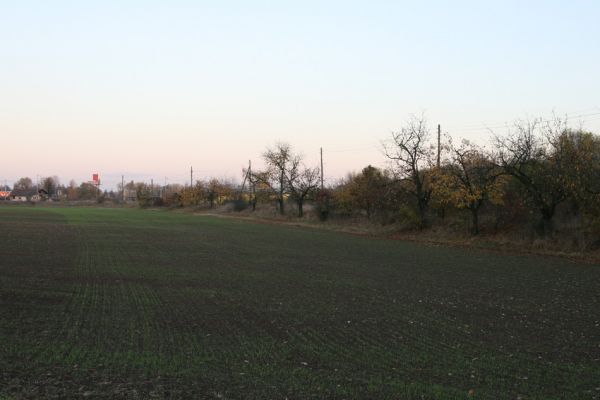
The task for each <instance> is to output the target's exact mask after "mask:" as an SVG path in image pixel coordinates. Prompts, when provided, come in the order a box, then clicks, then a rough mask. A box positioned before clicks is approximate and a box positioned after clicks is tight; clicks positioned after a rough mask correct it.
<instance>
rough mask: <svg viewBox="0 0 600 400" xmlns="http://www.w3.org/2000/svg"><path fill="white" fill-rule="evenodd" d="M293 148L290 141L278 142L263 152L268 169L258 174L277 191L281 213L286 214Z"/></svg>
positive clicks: (257, 175) (258, 176)
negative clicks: (287, 170) (288, 169)
mask: <svg viewBox="0 0 600 400" xmlns="http://www.w3.org/2000/svg"><path fill="white" fill-rule="evenodd" d="M292 157H293V156H292V149H291V146H290V145H289V144H288V143H277V144H276V145H275V147H274V148H268V149H267V150H266V151H265V152H264V153H263V159H264V161H265V163H266V164H267V170H266V171H263V172H262V173H258V174H256V177H257V178H259V179H260V180H261V181H262V183H264V184H266V185H268V186H269V187H270V188H271V189H272V190H273V191H274V192H275V193H276V198H277V205H278V209H279V213H280V214H281V215H283V214H285V195H286V194H287V191H288V185H287V182H288V179H287V177H286V168H288V167H289V163H290V162H291V161H292Z"/></svg>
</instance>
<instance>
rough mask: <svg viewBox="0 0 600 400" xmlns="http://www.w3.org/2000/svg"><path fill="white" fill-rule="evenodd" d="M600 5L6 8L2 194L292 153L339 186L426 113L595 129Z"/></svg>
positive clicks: (207, 168) (485, 125)
mask: <svg viewBox="0 0 600 400" xmlns="http://www.w3.org/2000/svg"><path fill="white" fill-rule="evenodd" d="M598 20H600V2H598V1H577V0H575V1H566V0H565V1H551V0H548V1H527V2H525V1H522V0H521V1H510V0H508V1H507V0H503V1H452V2H449V1H421V2H417V1H376V0H373V1H368V2H366V1H360V2H358V1H351V0H345V1H325V0H321V1H311V0H307V1H294V2H287V1H260V0H254V1H226V0H223V1H210V2H209V1H177V0H174V1H151V0H149V1H126V0H121V1H110V0H104V1H97V2H92V1H86V2H82V1H60V0H57V1H51V2H49V1H28V0H19V1H15V0H13V1H5V0H0V143H1V146H0V151H1V153H2V157H1V158H0V159H1V161H0V183H4V181H7V183H8V184H12V182H14V181H15V180H17V179H18V178H20V177H22V176H29V177H31V178H32V179H34V180H36V178H37V177H38V176H40V177H43V176H50V175H57V176H58V177H59V178H60V179H61V181H62V182H64V183H68V181H69V180H70V179H75V180H76V181H77V182H78V183H79V182H82V181H87V180H90V179H91V175H92V173H95V172H97V173H99V174H100V178H101V179H102V180H103V187H104V188H105V189H111V188H114V187H116V183H117V182H120V180H121V175H124V176H125V180H126V181H129V180H136V181H146V182H150V180H151V179H153V180H154V182H159V183H164V182H167V183H184V182H188V181H189V169H190V166H193V168H194V171H195V174H194V178H195V179H196V178H198V179H207V178H211V177H216V178H224V179H231V180H238V181H239V180H241V177H242V168H243V167H244V166H246V165H247V163H248V161H249V160H252V162H253V166H254V168H255V169H256V168H260V167H261V166H262V161H261V154H262V153H263V152H264V151H265V149H266V148H267V147H270V146H273V145H274V144H275V143H277V142H288V143H290V144H291V145H292V146H293V148H294V149H295V150H296V151H297V152H299V153H301V154H303V155H304V156H305V160H306V163H307V164H309V165H313V164H314V165H316V164H317V163H318V160H319V149H320V148H321V147H322V148H323V157H324V172H325V177H326V180H327V181H328V182H334V181H335V180H337V179H338V178H340V177H343V176H344V175H345V174H346V173H347V172H350V171H359V170H361V169H362V168H363V167H365V166H367V165H369V164H371V165H374V166H378V167H385V166H386V160H385V157H384V155H383V153H382V150H381V142H382V140H386V139H387V138H389V137H390V134H391V132H393V131H398V130H400V129H401V128H402V126H404V125H405V124H406V121H407V119H408V118H409V116H410V115H411V114H417V115H421V114H424V115H425V116H426V118H427V120H428V122H429V126H430V128H431V130H432V133H433V132H434V130H435V128H436V127H437V124H441V126H442V131H443V132H444V133H448V134H450V135H451V136H452V137H453V138H455V139H458V138H466V139H469V140H472V141H475V142H477V143H480V144H486V143H488V142H489V138H490V129H491V130H493V131H495V132H497V133H502V130H503V129H505V128H504V126H505V125H506V124H510V123H511V122H512V121H514V120H516V119H518V118H526V117H531V118H533V117H543V118H549V117H551V116H552V114H553V113H556V114H559V115H568V116H569V119H570V121H572V122H573V123H576V124H577V125H579V123H583V126H584V127H585V128H587V129H588V130H591V131H594V132H596V133H600V78H599V75H598V66H599V65H600V44H599V43H598V40H599V38H600V24H598Z"/></svg>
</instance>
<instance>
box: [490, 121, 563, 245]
mask: <svg viewBox="0 0 600 400" xmlns="http://www.w3.org/2000/svg"><path fill="white" fill-rule="evenodd" d="M565 131H567V125H566V122H565V120H562V119H560V118H554V120H552V121H550V122H544V121H543V120H542V119H541V118H538V119H534V120H525V121H523V120H520V121H516V122H515V124H514V130H513V131H512V132H509V133H508V134H507V135H505V136H496V137H495V140H494V141H495V145H496V147H497V149H498V160H499V163H500V165H501V166H502V167H503V169H504V171H505V172H506V173H507V174H509V175H511V176H513V177H514V178H515V179H517V180H518V181H519V182H520V183H521V185H522V186H523V188H524V189H525V191H526V192H527V193H528V195H529V198H530V200H531V202H532V204H533V206H534V208H535V209H536V210H537V211H538V213H539V215H540V220H539V223H538V224H537V229H536V230H537V232H538V234H539V235H540V236H546V235H551V234H552V232H553V226H552V220H553V217H554V214H555V212H556V207H557V206H558V205H559V204H561V203H563V202H564V201H565V200H567V198H568V197H569V187H568V186H567V185H565V183H566V182H567V180H568V178H567V174H568V171H569V161H568V157H567V155H568V154H567V152H565V150H566V147H565V146H564V145H563V144H564V142H563V141H561V140H560V138H561V135H562V134H563V133H564V132H565Z"/></svg>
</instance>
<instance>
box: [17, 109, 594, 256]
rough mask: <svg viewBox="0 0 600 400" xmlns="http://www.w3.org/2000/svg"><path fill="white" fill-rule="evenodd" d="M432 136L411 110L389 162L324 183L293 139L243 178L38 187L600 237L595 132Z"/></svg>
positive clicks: (562, 128)
mask: <svg viewBox="0 0 600 400" xmlns="http://www.w3.org/2000/svg"><path fill="white" fill-rule="evenodd" d="M492 133H493V132H492ZM432 139H433V138H432V135H431V132H430V129H429V127H428V125H427V121H426V119H425V117H424V116H412V117H411V118H409V120H408V121H407V122H406V124H405V125H404V126H403V127H402V128H401V129H400V130H399V131H396V132H392V133H391V135H390V136H389V137H388V138H387V139H386V140H384V141H383V142H382V153H383V155H384V157H385V159H386V160H387V162H388V163H387V165H388V166H387V168H377V167H374V166H371V165H368V166H366V167H364V168H363V169H362V170H361V171H360V172H358V173H349V174H347V176H345V177H344V178H342V179H339V180H338V181H336V182H328V184H327V185H326V186H324V185H323V183H322V180H321V179H322V177H321V171H320V168H319V167H318V166H311V165H306V163H305V160H304V158H303V157H302V155H301V154H299V153H297V152H295V151H294V149H293V147H292V146H291V145H290V144H289V143H276V144H274V145H273V146H271V147H268V148H267V149H266V150H265V151H264V152H263V154H262V155H261V158H262V160H263V161H264V166H265V167H264V168H262V169H260V170H254V169H251V168H250V167H249V168H246V169H244V171H243V182H242V184H236V183H233V182H231V181H227V180H222V179H209V180H197V181H196V182H195V183H194V185H191V186H189V185H187V186H184V185H179V184H171V185H164V186H154V185H148V184H147V183H143V182H129V183H127V184H126V185H124V187H120V185H119V187H118V190H117V192H102V193H101V192H99V191H98V188H97V187H95V186H94V185H91V184H89V183H82V184H81V185H79V186H77V185H76V184H75V182H73V181H71V182H70V184H69V185H68V186H61V185H60V183H59V182H58V178H56V177H47V178H44V179H43V180H42V181H41V183H40V185H41V187H43V188H44V189H46V191H47V192H48V193H49V194H53V193H56V192H57V191H59V190H62V191H63V193H65V196H66V198H67V199H69V200H77V199H94V198H96V199H97V198H100V197H101V198H108V199H112V200H113V201H115V202H119V201H123V200H127V198H126V197H131V198H132V199H135V200H136V201H137V202H138V204H139V205H141V206H167V207H208V208H214V207H217V206H220V205H223V204H225V203H227V204H231V205H232V206H233V209H235V210H242V209H250V210H252V211H255V210H256V209H257V206H260V207H262V206H263V205H266V206H267V208H269V207H271V206H272V207H273V210H276V212H277V213H279V214H281V215H285V214H286V213H288V211H289V210H288V208H290V209H293V212H294V213H295V215H296V216H297V217H300V218H301V217H303V216H304V215H305V209H306V204H309V205H310V207H309V208H310V211H311V215H316V216H318V217H319V218H320V219H322V220H326V219H329V218H338V219H358V220H360V219H365V220H367V221H370V222H372V223H381V224H394V223H395V224H398V225H400V226H403V227H405V228H407V229H417V230H423V229H427V228H431V227H436V226H446V227H448V226H450V227H452V226H458V225H461V224H462V226H464V222H465V221H467V216H468V231H469V232H470V234H472V235H479V234H480V233H481V231H482V229H484V230H490V231H494V232H498V231H502V230H520V231H523V232H527V231H530V232H532V233H533V234H534V235H535V236H538V237H548V236H552V235H553V234H554V233H555V231H556V224H555V220H556V218H557V215H558V216H559V217H560V219H561V223H562V225H561V226H564V225H569V226H571V227H573V230H574V231H577V232H580V233H581V232H583V233H584V234H585V236H586V242H589V241H590V240H589V239H591V241H592V242H594V240H596V241H597V240H598V238H599V237H600V137H598V136H597V135H595V134H594V133H592V132H588V131H585V130H584V129H582V128H571V127H569V126H568V124H567V121H566V119H561V118H559V117H554V118H553V119H551V120H543V119H541V118H538V119H532V120H519V121H516V122H515V123H514V124H513V126H512V127H511V128H510V129H509V130H508V133H505V134H502V135H499V134H492V140H491V143H490V144H491V146H490V149H486V148H484V147H482V146H480V145H477V144H475V143H472V142H469V141H467V140H456V139H454V138H452V137H450V136H448V135H445V136H444V138H443V140H442V145H441V146H439V145H438V143H436V141H434V140H432ZM32 186H33V184H32V182H31V179H29V178H22V179H21V180H19V181H18V182H16V183H15V188H27V187H32ZM125 193H127V194H128V195H127V196H125ZM263 208H264V207H263ZM565 221H566V222H565ZM561 229H562V228H561ZM598 246H600V242H599V243H598Z"/></svg>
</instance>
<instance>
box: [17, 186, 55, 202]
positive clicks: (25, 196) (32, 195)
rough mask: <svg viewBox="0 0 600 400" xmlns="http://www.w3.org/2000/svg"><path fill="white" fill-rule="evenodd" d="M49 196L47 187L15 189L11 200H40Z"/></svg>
mask: <svg viewBox="0 0 600 400" xmlns="http://www.w3.org/2000/svg"><path fill="white" fill-rule="evenodd" d="M47 198H48V192H47V191H46V189H39V190H38V189H15V190H13V191H12V192H10V195H9V199H10V200H11V201H40V200H44V199H47Z"/></svg>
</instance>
